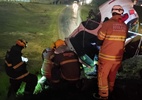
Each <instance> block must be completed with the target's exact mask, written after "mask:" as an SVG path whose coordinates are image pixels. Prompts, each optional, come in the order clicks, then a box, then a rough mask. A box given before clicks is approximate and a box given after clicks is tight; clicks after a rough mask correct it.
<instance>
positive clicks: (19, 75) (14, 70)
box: [5, 39, 37, 100]
mask: <svg viewBox="0 0 142 100" xmlns="http://www.w3.org/2000/svg"><path fill="white" fill-rule="evenodd" d="M26 47H27V42H26V41H25V40H23V39H18V40H17V41H16V44H15V45H13V46H12V47H11V48H10V50H8V51H7V53H6V56H5V71H6V73H7V75H8V77H9V81H10V87H9V91H8V94H7V96H8V98H9V99H10V100H11V98H10V97H11V96H12V95H14V96H16V93H17V91H18V89H19V88H20V85H21V83H22V82H25V83H26V86H25V91H24V94H25V95H26V96H31V95H32V94H33V92H34V89H35V86H36V84H37V76H36V75H34V74H31V73H30V72H29V71H28V70H27V62H28V59H27V58H25V57H23V56H22V50H23V49H24V48H26ZM26 96H25V97H26Z"/></svg>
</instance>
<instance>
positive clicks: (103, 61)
mask: <svg viewBox="0 0 142 100" xmlns="http://www.w3.org/2000/svg"><path fill="white" fill-rule="evenodd" d="M111 12H112V17H111V18H110V19H109V20H108V21H106V22H104V23H103V24H102V27H101V28H100V30H99V31H98V43H97V44H98V45H100V46H101V48H100V51H99V60H98V94H97V93H94V94H93V96H94V98H96V99H101V100H107V99H108V96H109V93H112V91H113V88H114V83H115V78H116V73H117V71H118V69H119V67H120V66H121V62H122V58H123V53H124V45H125V39H126V36H127V31H128V28H127V26H126V24H125V23H124V18H123V17H122V14H123V12H124V9H123V8H122V6H120V5H114V6H113V7H112V11H111Z"/></svg>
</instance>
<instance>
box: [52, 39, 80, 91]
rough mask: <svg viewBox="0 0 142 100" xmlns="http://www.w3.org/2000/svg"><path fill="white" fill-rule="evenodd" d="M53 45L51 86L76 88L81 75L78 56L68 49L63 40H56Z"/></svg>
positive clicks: (64, 89) (70, 89)
mask: <svg viewBox="0 0 142 100" xmlns="http://www.w3.org/2000/svg"><path fill="white" fill-rule="evenodd" d="M55 47H56V48H55V51H54V57H53V58H52V61H53V63H54V66H53V68H52V71H51V77H52V84H53V87H54V86H55V89H58V90H60V89H61V90H63V91H66V90H67V91H72V90H74V89H77V83H78V82H79V80H80V75H81V69H80V66H81V63H80V62H79V59H78V56H77V55H76V54H75V53H74V52H73V51H70V50H69V49H68V47H67V45H66V44H65V42H64V41H63V40H60V39H59V40H57V41H56V42H55Z"/></svg>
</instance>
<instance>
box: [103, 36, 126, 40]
mask: <svg viewBox="0 0 142 100" xmlns="http://www.w3.org/2000/svg"><path fill="white" fill-rule="evenodd" d="M105 39H106V40H116V41H125V36H118V35H106V38H105Z"/></svg>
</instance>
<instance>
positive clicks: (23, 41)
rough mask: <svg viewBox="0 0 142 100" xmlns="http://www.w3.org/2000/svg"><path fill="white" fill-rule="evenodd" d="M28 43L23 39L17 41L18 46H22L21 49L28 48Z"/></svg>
mask: <svg viewBox="0 0 142 100" xmlns="http://www.w3.org/2000/svg"><path fill="white" fill-rule="evenodd" d="M27 43H28V42H27V41H25V40H23V39H18V40H17V41H16V44H17V45H19V46H21V47H24V48H25V47H27Z"/></svg>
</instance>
